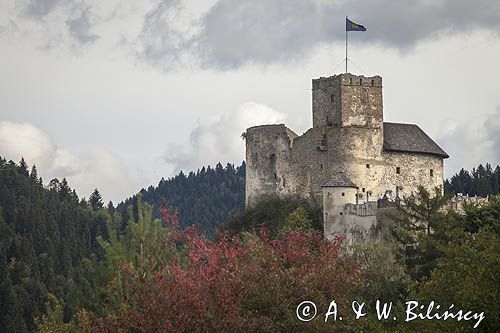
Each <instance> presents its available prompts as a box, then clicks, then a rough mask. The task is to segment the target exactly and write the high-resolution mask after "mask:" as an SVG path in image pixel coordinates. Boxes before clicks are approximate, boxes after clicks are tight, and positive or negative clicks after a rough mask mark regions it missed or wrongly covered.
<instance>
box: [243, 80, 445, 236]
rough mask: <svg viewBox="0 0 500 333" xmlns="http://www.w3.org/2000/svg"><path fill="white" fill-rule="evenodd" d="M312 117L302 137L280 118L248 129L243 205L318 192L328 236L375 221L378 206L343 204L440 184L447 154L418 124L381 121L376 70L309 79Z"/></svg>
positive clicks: (380, 104)
mask: <svg viewBox="0 0 500 333" xmlns="http://www.w3.org/2000/svg"><path fill="white" fill-rule="evenodd" d="M312 116H313V127H312V128H311V129H309V130H308V131H306V132H305V133H304V134H302V135H301V136H299V135H297V134H295V133H294V132H293V131H292V130H290V129H289V128H287V127H286V126H285V125H284V124H279V125H262V126H256V127H251V128H248V129H247V131H246V163H247V170H246V205H247V206H249V205H250V206H251V205H252V204H254V203H255V202H257V201H258V200H259V197H261V196H263V195H278V196H281V197H284V196H287V195H300V196H303V197H307V196H310V195H313V196H316V197H317V198H318V199H321V200H322V202H323V211H324V228H325V230H324V231H325V236H326V237H327V238H331V237H333V235H334V234H335V233H347V234H348V235H350V234H352V232H353V230H354V229H360V228H361V229H362V230H364V229H366V230H368V229H370V228H374V227H376V223H377V220H376V214H377V212H373V213H372V215H366V214H365V215H364V216H363V215H359V214H358V213H357V212H358V209H354V210H353V209H346V207H347V205H364V204H366V205H370V203H372V204H371V205H372V206H373V202H374V201H376V200H377V199H379V198H381V197H382V196H384V195H385V194H386V193H389V194H391V195H393V196H399V197H402V196H403V195H405V194H409V193H411V192H413V191H415V190H416V188H417V186H418V185H423V186H424V187H425V188H427V189H428V190H431V189H433V188H434V187H436V186H441V185H442V184H443V159H444V158H447V157H448V155H447V154H446V152H444V151H443V150H442V149H441V148H440V147H439V146H438V145H437V144H436V143H435V142H434V141H433V140H432V139H431V138H430V137H429V136H427V134H425V133H424V132H423V131H422V130H421V129H420V128H419V127H418V126H417V125H412V124H399V123H388V122H384V120H383V100H382V78H381V77H380V76H373V77H364V76H358V75H353V74H349V73H346V74H339V75H335V76H331V77H327V78H325V77H321V78H319V79H314V80H313V81H312ZM353 212H354V213H353Z"/></svg>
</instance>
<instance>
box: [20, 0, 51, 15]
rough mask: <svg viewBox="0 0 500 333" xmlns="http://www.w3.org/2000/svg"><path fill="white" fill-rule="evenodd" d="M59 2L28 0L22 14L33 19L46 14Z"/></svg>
mask: <svg viewBox="0 0 500 333" xmlns="http://www.w3.org/2000/svg"><path fill="white" fill-rule="evenodd" d="M58 3H59V0H30V1H28V3H27V4H26V8H25V10H24V14H25V15H26V16H29V17H31V18H34V19H42V18H44V17H45V16H47V15H48V14H49V13H50V12H51V11H52V10H53V9H54V8H55V7H56V5H57V4H58Z"/></svg>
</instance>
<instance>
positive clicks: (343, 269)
mask: <svg viewBox="0 0 500 333" xmlns="http://www.w3.org/2000/svg"><path fill="white" fill-rule="evenodd" d="M143 211H144V209H143V208H142V209H140V212H142V213H140V214H142V216H139V219H140V220H141V221H140V222H139V223H138V224H136V226H138V227H139V228H138V229H141V228H142V229H141V231H142V232H143V235H142V236H141V235H140V233H139V234H137V235H136V236H137V241H136V242H129V244H132V243H134V244H135V245H136V247H137V248H136V249H137V250H138V254H137V255H138V257H137V260H136V261H135V262H134V260H132V261H124V262H122V263H121V264H120V265H119V267H117V268H118V271H117V276H116V277H115V278H114V279H113V280H112V281H111V283H110V284H109V285H108V292H109V297H108V304H107V306H106V309H105V311H104V313H105V315H102V316H96V317H95V318H94V330H97V331H103V332H104V331H121V330H125V331H134V332H158V331H164V332H174V331H175V332H249V331H259V332H276V331H287V332H290V331H304V330H316V331H317V330H318V329H319V328H321V327H323V328H324V329H327V328H329V329H330V330H331V329H333V328H336V329H340V328H341V326H339V325H337V324H333V323H331V322H330V323H326V324H325V323H324V321H323V319H322V318H321V316H319V317H318V318H319V319H318V320H315V321H313V322H310V323H302V322H300V321H299V320H298V319H297V317H296V314H295V309H296V307H297V305H298V304H299V303H300V302H301V301H303V300H313V301H314V302H315V303H316V304H317V305H318V308H322V309H323V311H325V312H326V309H327V308H328V304H329V303H330V301H331V300H332V299H333V298H335V299H336V300H339V301H340V302H342V300H344V302H347V301H348V298H349V293H350V292H351V291H352V289H351V288H352V286H353V285H355V284H357V283H358V281H359V278H360V276H359V269H358V268H357V266H356V263H355V262H354V261H353V260H352V259H350V257H348V256H346V255H343V254H342V241H343V239H342V238H338V239H336V240H334V241H331V242H328V241H324V240H323V236H322V235H321V234H320V233H318V232H316V231H307V232H304V231H301V232H297V233H294V232H290V233H287V234H285V235H283V236H282V237H281V238H280V239H271V238H270V237H269V236H268V234H267V232H266V231H265V230H264V229H261V230H258V231H255V232H253V233H243V234H241V235H239V236H237V237H233V238H229V237H227V236H224V235H220V236H219V238H218V239H217V240H209V239H207V238H206V237H205V236H204V235H203V234H200V233H199V232H198V231H197V230H196V228H188V229H186V230H180V229H179V228H178V225H179V223H178V216H177V215H176V214H174V213H173V212H172V211H171V210H170V209H167V208H165V207H164V208H163V209H162V215H163V224H165V225H166V226H167V228H162V227H161V226H157V227H155V226H154V224H152V222H151V221H150V220H149V221H148V218H147V215H148V214H147V213H144V212H143ZM141 224H142V226H141ZM145 224H149V226H147V225H145ZM156 228H158V230H156V231H154V229H156ZM152 235H154V238H151V236H152ZM143 236H147V239H146V238H144V239H143V240H144V243H141V237H143ZM152 244H157V245H158V244H160V246H161V247H162V249H161V250H160V249H158V248H157V247H156V245H155V246H152ZM110 246H112V244H111V245H110ZM108 250H109V249H108ZM160 262H163V263H165V264H164V265H161V266H159V265H158V263H160Z"/></svg>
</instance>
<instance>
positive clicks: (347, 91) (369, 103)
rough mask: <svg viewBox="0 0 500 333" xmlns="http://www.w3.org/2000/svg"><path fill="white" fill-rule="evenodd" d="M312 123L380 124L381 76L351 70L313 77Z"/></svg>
mask: <svg viewBox="0 0 500 333" xmlns="http://www.w3.org/2000/svg"><path fill="white" fill-rule="evenodd" d="M312 109H313V127H324V126H327V127H368V128H382V127H383V107H382V78H381V77H380V76H372V77H364V76H362V75H353V74H350V73H345V74H339V75H334V76H330V77H320V78H319V79H313V80H312Z"/></svg>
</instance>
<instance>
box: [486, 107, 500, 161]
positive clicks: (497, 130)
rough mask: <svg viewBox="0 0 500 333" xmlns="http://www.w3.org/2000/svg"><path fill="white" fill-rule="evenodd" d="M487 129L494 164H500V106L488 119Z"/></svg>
mask: <svg viewBox="0 0 500 333" xmlns="http://www.w3.org/2000/svg"><path fill="white" fill-rule="evenodd" d="M485 128H486V133H487V137H488V139H489V141H490V144H491V149H492V155H493V159H494V162H500V105H498V106H497V107H496V112H495V113H492V114H489V115H488V116H487V117H486V121H485Z"/></svg>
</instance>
